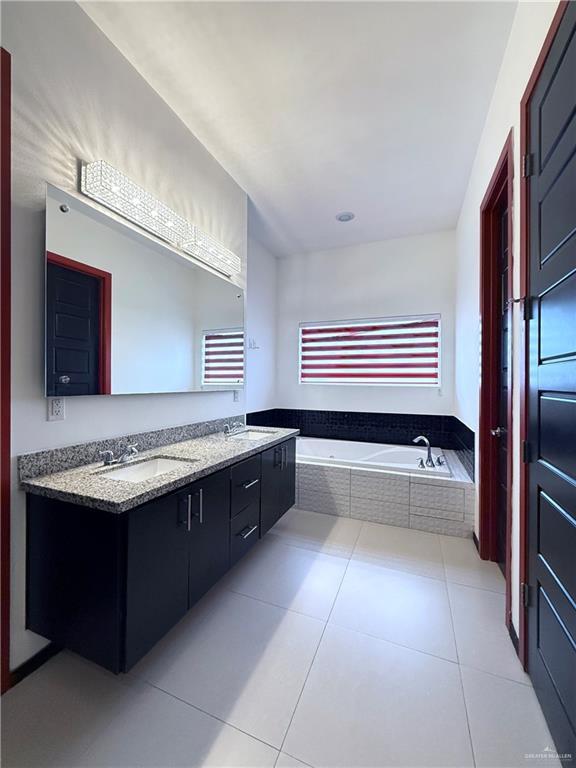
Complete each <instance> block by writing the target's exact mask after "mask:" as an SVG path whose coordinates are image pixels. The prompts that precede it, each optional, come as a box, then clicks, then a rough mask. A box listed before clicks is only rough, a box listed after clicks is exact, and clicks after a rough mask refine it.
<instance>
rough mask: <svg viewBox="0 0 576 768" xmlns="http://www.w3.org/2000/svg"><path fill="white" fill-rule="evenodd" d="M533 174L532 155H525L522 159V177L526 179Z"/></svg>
mask: <svg viewBox="0 0 576 768" xmlns="http://www.w3.org/2000/svg"><path fill="white" fill-rule="evenodd" d="M533 173H534V155H532V154H529V153H528V154H526V155H524V156H523V158H522V176H523V178H525V179H528V178H529V177H530V176H532V174H533Z"/></svg>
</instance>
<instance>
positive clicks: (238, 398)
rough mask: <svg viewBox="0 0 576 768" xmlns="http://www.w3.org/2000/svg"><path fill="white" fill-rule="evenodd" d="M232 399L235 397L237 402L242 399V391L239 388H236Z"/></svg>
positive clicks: (234, 399)
mask: <svg viewBox="0 0 576 768" xmlns="http://www.w3.org/2000/svg"><path fill="white" fill-rule="evenodd" d="M232 399H233V401H234V402H235V403H237V402H238V400H240V393H239V392H238V390H237V389H235V390H234V394H233V396H232Z"/></svg>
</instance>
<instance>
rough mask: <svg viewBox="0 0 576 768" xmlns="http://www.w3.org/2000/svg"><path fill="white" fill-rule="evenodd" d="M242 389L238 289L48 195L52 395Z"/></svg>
mask: <svg viewBox="0 0 576 768" xmlns="http://www.w3.org/2000/svg"><path fill="white" fill-rule="evenodd" d="M63 208H64V209H65V210H63ZM243 383H244V294H243V291H242V289H241V288H239V287H238V286H236V285H234V284H233V283H231V282H230V281H229V280H227V279H226V278H224V277H219V276H217V275H215V274H213V273H212V272H210V271H209V270H207V269H204V268H203V267H201V266H199V265H198V264H196V263H194V262H193V261H192V260H191V259H190V258H188V257H187V256H185V255H182V254H180V253H178V252H176V251H174V250H172V249H170V248H167V247H165V246H163V245H161V244H159V243H157V242H156V241H154V240H151V239H150V238H148V237H147V236H146V235H144V234H140V233H139V232H137V231H135V230H134V229H132V228H131V227H128V226H126V225H124V224H122V223H121V222H119V221H117V220H116V219H113V218H111V217H109V216H107V215H106V214H105V213H102V212H101V211H99V210H96V209H95V208H93V207H92V206H91V205H88V204H86V203H84V202H83V201H81V200H78V199H76V198H74V197H71V196H69V195H67V194H66V193H64V192H61V191H60V190H58V189H56V188H54V187H52V186H49V187H48V193H47V198H46V395H47V396H50V397H54V396H57V397H62V396H66V397H67V396H73V395H97V394H100V395H110V394H112V395H116V394H138V393H142V394H143V393H161V392H194V391H206V390H226V389H238V388H241V387H242V386H243Z"/></svg>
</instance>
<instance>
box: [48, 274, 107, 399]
mask: <svg viewBox="0 0 576 768" xmlns="http://www.w3.org/2000/svg"><path fill="white" fill-rule="evenodd" d="M46 280H47V289H46V302H47V306H46V329H47V333H46V363H47V365H46V378H47V380H46V394H47V395H52V396H55V395H56V396H58V395H60V396H62V395H97V394H99V392H100V372H99V357H100V291H101V281H100V280H99V279H98V278H97V277H93V276H91V275H86V274H84V273H82V272H78V271H76V270H74V269H68V268H67V267H61V266H59V265H57V264H53V263H51V262H48V264H47V277H46Z"/></svg>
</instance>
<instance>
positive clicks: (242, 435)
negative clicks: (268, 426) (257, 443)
mask: <svg viewBox="0 0 576 768" xmlns="http://www.w3.org/2000/svg"><path fill="white" fill-rule="evenodd" d="M273 434H274V432H265V431H264V430H263V429H246V430H244V432H236V434H234V435H230V440H262V438H263V437H266V436H267V435H273Z"/></svg>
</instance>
